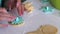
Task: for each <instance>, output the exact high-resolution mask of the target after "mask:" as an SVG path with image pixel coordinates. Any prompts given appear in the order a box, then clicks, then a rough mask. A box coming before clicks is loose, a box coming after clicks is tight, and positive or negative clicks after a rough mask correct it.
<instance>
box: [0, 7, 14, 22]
mask: <svg viewBox="0 0 60 34" xmlns="http://www.w3.org/2000/svg"><path fill="white" fill-rule="evenodd" d="M14 19H15V16H11V15H10V14H8V12H7V11H6V9H5V8H0V20H7V21H8V22H10V21H13V20H14Z"/></svg>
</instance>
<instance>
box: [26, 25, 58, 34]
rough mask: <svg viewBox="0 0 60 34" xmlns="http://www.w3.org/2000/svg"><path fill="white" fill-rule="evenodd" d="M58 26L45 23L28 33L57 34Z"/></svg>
mask: <svg viewBox="0 0 60 34" xmlns="http://www.w3.org/2000/svg"><path fill="white" fill-rule="evenodd" d="M57 31H58V30H57V28H56V27H54V26H52V25H44V26H41V27H40V28H38V29H37V30H36V31H33V32H30V33H27V34H57Z"/></svg>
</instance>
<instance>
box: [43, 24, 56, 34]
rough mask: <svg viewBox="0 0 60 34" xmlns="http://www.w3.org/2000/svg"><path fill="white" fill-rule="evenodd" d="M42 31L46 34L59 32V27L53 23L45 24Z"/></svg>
mask: <svg viewBox="0 0 60 34" xmlns="http://www.w3.org/2000/svg"><path fill="white" fill-rule="evenodd" d="M42 32H43V33H44V34H52V33H56V32H57V28H56V27H54V26H51V25H45V26H43V27H42Z"/></svg>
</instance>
